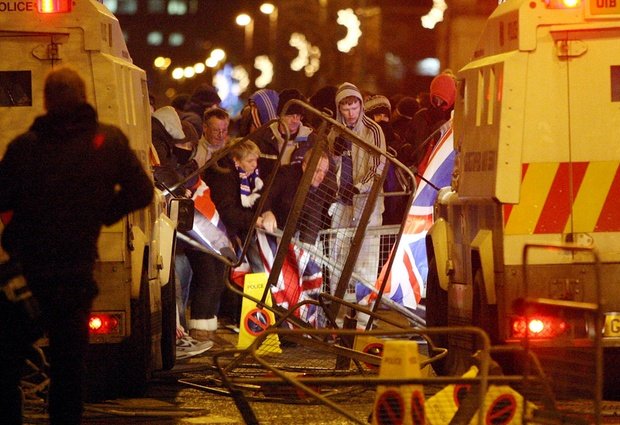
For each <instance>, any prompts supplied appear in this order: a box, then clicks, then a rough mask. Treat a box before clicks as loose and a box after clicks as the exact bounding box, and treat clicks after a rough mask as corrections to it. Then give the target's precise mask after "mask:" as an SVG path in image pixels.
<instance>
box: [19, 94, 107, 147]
mask: <svg viewBox="0 0 620 425" xmlns="http://www.w3.org/2000/svg"><path fill="white" fill-rule="evenodd" d="M97 126H98V123H97V112H96V111H95V109H94V108H93V107H92V106H90V105H89V104H87V103H81V104H79V105H76V106H75V107H72V108H61V109H54V110H51V111H48V112H47V114H45V115H41V116H39V117H37V118H36V119H35V121H34V123H33V124H32V127H31V128H30V129H31V130H32V131H34V132H36V133H38V134H40V135H42V136H43V137H44V138H45V140H49V141H54V142H55V143H61V142H63V141H65V140H70V139H72V138H73V136H77V135H83V134H85V133H92V134H95V132H96V131H97Z"/></svg>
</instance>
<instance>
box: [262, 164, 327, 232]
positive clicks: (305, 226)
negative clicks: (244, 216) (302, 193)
mask: <svg viewBox="0 0 620 425" xmlns="http://www.w3.org/2000/svg"><path fill="white" fill-rule="evenodd" d="M302 176H303V170H302V167H301V164H299V163H297V164H290V165H284V166H282V167H280V169H279V170H278V174H277V175H276V177H275V180H274V182H273V184H272V186H271V188H270V190H269V194H268V197H267V200H266V201H265V205H264V206H263V211H271V212H272V213H273V214H274V215H275V216H276V221H277V222H278V228H279V229H284V226H285V225H286V221H287V219H288V215H289V213H290V212H291V210H292V209H293V206H294V200H295V195H296V194H297V190H298V188H299V183H300V182H301V178H302ZM322 189H323V187H322V186H319V188H314V187H312V186H310V189H309V190H308V194H307V196H306V199H305V200H304V203H303V206H302V207H301V210H300V215H299V219H298V221H297V229H298V230H299V238H300V240H301V241H302V242H306V243H310V244H314V243H315V241H316V238H317V236H318V233H319V230H321V228H322V220H321V218H322V212H323V205H324V201H325V197H326V194H325V190H322Z"/></svg>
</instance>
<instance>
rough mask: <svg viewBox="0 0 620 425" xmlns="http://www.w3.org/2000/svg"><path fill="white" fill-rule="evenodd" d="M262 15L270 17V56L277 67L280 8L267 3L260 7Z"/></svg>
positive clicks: (273, 64)
mask: <svg viewBox="0 0 620 425" xmlns="http://www.w3.org/2000/svg"><path fill="white" fill-rule="evenodd" d="M259 10H260V11H261V13H263V14H265V15H267V16H269V49H268V52H269V56H271V62H272V66H274V67H275V66H276V63H277V56H278V46H277V42H278V35H277V34H278V8H277V7H276V6H275V5H274V4H273V3H268V2H265V3H263V4H261V5H260V8H259Z"/></svg>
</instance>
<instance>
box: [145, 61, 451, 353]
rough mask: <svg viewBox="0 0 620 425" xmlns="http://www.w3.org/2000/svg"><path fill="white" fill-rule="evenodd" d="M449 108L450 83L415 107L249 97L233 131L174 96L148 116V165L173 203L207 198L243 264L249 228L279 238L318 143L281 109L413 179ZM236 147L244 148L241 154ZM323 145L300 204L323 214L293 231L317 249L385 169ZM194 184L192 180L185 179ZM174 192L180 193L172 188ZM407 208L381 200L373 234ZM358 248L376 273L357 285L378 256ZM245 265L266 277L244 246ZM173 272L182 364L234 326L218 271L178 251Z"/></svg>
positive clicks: (436, 83) (188, 97)
mask: <svg viewBox="0 0 620 425" xmlns="http://www.w3.org/2000/svg"><path fill="white" fill-rule="evenodd" d="M455 97H456V84H455V79H454V76H453V75H452V74H451V73H450V72H449V71H447V72H444V73H442V74H440V75H438V76H437V77H435V78H434V79H433V80H432V82H431V84H430V90H429V92H428V93H420V94H418V95H417V96H415V97H414V96H406V95H401V94H398V95H394V96H391V97H388V96H384V95H381V94H375V93H367V92H364V91H362V90H360V89H359V88H358V87H357V86H355V85H354V84H351V83H348V82H344V83H342V84H340V85H338V86H331V85H330V86H325V87H322V88H320V89H319V90H317V91H316V92H315V93H313V94H312V95H311V96H309V97H306V96H305V95H304V94H303V93H301V92H300V91H299V90H297V89H295V88H288V89H284V90H281V91H280V92H277V91H275V90H272V89H261V90H258V91H256V92H254V93H253V94H252V95H250V96H249V98H248V101H247V104H246V105H245V107H244V108H243V110H242V112H241V114H240V116H239V117H238V118H236V119H235V120H232V119H231V117H230V116H229V114H228V112H227V111H226V110H225V109H223V108H222V107H221V106H220V103H221V100H220V98H219V96H218V94H217V91H216V90H215V89H214V88H213V87H211V86H209V85H208V84H202V85H200V86H199V87H197V88H196V89H195V91H194V92H193V93H192V94H180V95H177V96H176V97H175V98H174V99H173V100H172V101H171V103H170V105H166V106H163V107H160V108H158V109H155V110H154V112H153V117H152V129H153V145H154V148H155V151H156V152H157V156H158V158H156V159H155V162H154V173H155V178H156V184H158V185H160V187H163V188H170V187H174V189H175V190H174V192H175V193H174V194H175V195H176V196H187V197H194V198H195V199H196V194H197V192H198V191H199V189H198V188H199V187H200V185H203V188H204V187H207V188H208V193H209V197H210V200H211V201H212V202H213V204H214V206H215V208H216V209H217V219H218V223H219V224H218V226H220V227H221V228H222V229H225V230H224V232H225V233H226V234H227V236H228V237H229V240H231V241H233V244H232V246H230V247H229V248H230V249H231V250H232V251H233V252H234V251H236V252H239V246H240V245H241V243H242V242H241V241H245V238H246V237H247V235H248V233H249V232H250V231H251V228H252V226H253V225H254V224H256V226H257V227H259V228H263V229H266V230H267V231H269V232H274V231H275V230H276V229H278V228H280V229H282V228H283V226H284V224H285V223H284V221H285V220H286V217H287V215H288V212H289V211H290V208H291V207H292V201H293V195H294V192H295V188H296V184H298V182H299V181H300V179H301V175H302V174H303V171H304V170H305V167H306V166H307V163H308V159H309V157H310V153H311V152H312V148H313V146H315V144H316V143H317V135H316V131H315V128H316V126H317V125H318V124H319V122H317V117H316V116H314V115H312V114H305V113H304V108H303V107H302V106H301V105H300V104H299V103H297V102H289V101H291V100H295V101H299V102H305V103H307V104H309V105H310V106H312V107H314V108H315V109H317V110H319V111H321V112H324V113H327V114H328V115H330V116H331V117H333V118H334V119H336V120H337V121H338V122H340V123H341V124H342V125H343V126H345V127H347V129H348V130H349V131H350V132H352V133H353V134H355V135H356V136H358V137H360V138H361V139H362V140H364V141H365V142H367V143H368V144H371V145H373V146H376V147H377V148H378V149H381V150H382V151H387V152H389V153H391V154H392V155H394V156H395V157H396V158H397V159H398V160H399V161H400V162H402V163H403V164H404V165H406V166H407V167H410V168H411V169H412V170H414V172H415V171H418V170H419V172H420V173H421V172H422V171H423V169H424V167H425V164H426V162H427V161H428V157H429V155H430V153H431V151H432V149H433V147H434V144H435V143H436V142H437V140H438V138H439V137H438V136H439V134H436V133H437V130H438V129H439V128H440V127H441V125H442V124H444V123H445V122H446V121H447V120H449V119H450V115H451V111H452V109H453V106H454V101H455ZM285 106H286V107H287V109H286V110H284V107H285ZM240 138H245V140H244V141H242V142H240ZM328 138H331V139H332V140H330V143H331V146H332V147H333V149H332V150H331V151H330V154H329V155H327V154H324V155H323V157H322V158H321V159H320V161H319V165H318V166H317V169H316V172H315V176H314V177H313V181H312V184H311V188H310V192H309V195H308V199H307V201H306V202H309V203H312V205H313V207H314V208H318V209H322V210H323V211H325V212H326V213H327V214H318V215H317V214H306V215H305V216H304V214H303V211H309V210H311V209H308V208H303V209H302V217H301V219H300V220H302V221H303V222H304V226H303V228H304V229H309V230H308V231H306V232H305V234H303V235H301V236H302V240H303V241H304V242H308V243H314V240H315V239H316V235H317V233H318V231H319V230H320V229H322V228H326V227H332V228H340V227H348V226H351V225H352V221H353V220H355V216H356V208H357V206H356V205H354V201H353V200H354V198H356V199H359V198H360V197H362V198H363V196H364V194H368V193H369V191H370V187H371V185H372V181H373V178H374V177H375V176H376V175H377V174H380V173H381V172H382V170H383V167H384V166H385V165H386V164H385V162H384V161H382V160H381V158H380V157H379V156H372V155H370V156H369V155H368V154H367V152H366V151H365V150H364V149H360V148H359V147H358V146H356V145H355V144H353V145H351V142H350V140H347V138H345V137H340V136H339V135H338V134H334V135H330V136H328ZM228 146H232V147H231V149H230V150H229V151H228V154H227V155H225V156H224V157H221V158H219V159H218V161H217V164H216V166H210V167H208V168H206V169H204V170H202V171H201V172H199V173H196V170H198V169H199V168H201V169H202V168H204V165H205V164H206V163H207V162H208V161H209V160H210V159H211V158H213V156H214V155H215V154H216V153H217V152H218V151H220V150H222V149H224V148H225V147H228ZM278 161H279V163H280V165H281V167H279V168H278V171H277V173H278V174H277V176H276V178H275V179H274V185H273V189H272V190H271V191H270V193H269V194H268V195H267V196H268V199H267V200H266V201H265V202H264V203H263V207H262V210H261V211H259V212H258V213H257V211H256V209H257V208H258V205H259V204H260V203H259V202H258V200H259V198H260V197H261V195H262V193H263V187H264V184H265V181H266V178H267V177H268V176H270V174H271V172H272V170H273V169H274V168H275V166H276V163H277V162H278ZM391 172H392V170H388V174H387V176H388V177H387V178H386V180H385V184H384V188H385V190H386V191H390V190H392V189H393V188H391V187H390V185H391V184H392V185H393V184H394V182H395V179H394V178H393V176H392V178H391V177H390V173H391ZM190 175H192V176H194V177H193V178H190V179H188V178H187V177H188V176H190ZM179 182H182V183H183V184H182V185H180V186H179V184H178V183H179ZM322 184H324V185H327V186H329V187H330V188H331V191H329V190H328V191H326V192H325V193H329V196H326V195H325V194H324V193H322V194H321V195H319V196H317V195H314V198H313V195H312V194H313V193H314V192H316V190H315V189H316V188H317V187H319V185H322ZM201 193H203V192H201ZM407 208H408V205H406V202H404V200H403V198H400V199H398V198H386V199H385V200H383V198H380V199H379V201H377V202H376V204H375V205H374V208H373V209H372V212H371V215H370V221H369V225H371V226H377V225H381V224H399V223H401V221H402V219H403V215H404V214H405V212H406V210H407ZM255 217H258V218H257V220H256V223H254V220H255ZM235 241H236V243H235ZM363 243H364V246H363V247H362V252H365V253H367V254H368V253H370V255H371V256H373V257H374V258H376V261H374V262H373V261H370V262H364V263H363V264H364V265H363V267H361V269H359V270H356V272H357V273H359V274H360V275H362V276H363V275H364V274H370V275H372V274H373V273H375V274H376V270H377V267H378V264H376V262H377V261H378V255H374V254H373V253H374V252H375V251H378V247H375V246H374V244H378V241H374V240H373V239H372V238H369V239H365V240H364V242H363ZM341 245H342V244H341V243H339V241H338V240H336V241H335V242H334V243H333V245H332V246H331V247H330V250H331V252H330V256H331V258H332V259H333V260H334V261H336V262H338V261H341V260H343V259H341V258H340V257H339V256H340V255H341V254H342V253H341V252H340V250H341ZM227 248H228V247H227ZM220 253H221V254H222V255H225V256H226V254H224V253H223V252H220ZM345 254H346V253H345ZM233 258H234V256H233ZM246 258H247V262H248V263H249V264H250V266H251V269H252V271H254V272H258V271H265V264H264V263H263V261H261V255H260V254H259V247H258V243H257V242H256V241H251V242H250V244H249V247H248V248H247V249H246ZM364 268H367V269H368V270H364ZM175 270H176V275H177V276H176V277H177V288H178V296H177V304H178V313H179V314H178V316H179V320H178V332H177V334H178V335H177V336H178V343H177V347H178V350H177V356H178V358H185V357H188V356H191V355H195V354H198V353H201V352H204V351H206V350H208V349H211V348H212V347H214V346H215V347H216V348H218V347H220V348H225V347H226V346H228V345H230V344H229V343H228V342H227V341H226V340H225V339H223V338H221V337H218V335H217V330H218V326H220V325H221V323H220V321H218V315H223V316H226V317H227V318H228V319H229V320H233V321H234V320H235V317H234V316H235V314H238V306H235V303H234V299H233V302H231V300H230V299H227V293H226V291H225V279H227V278H228V277H227V276H225V267H224V266H223V263H222V262H221V261H220V260H218V259H216V258H215V257H213V256H212V255H210V254H207V253H205V252H204V251H203V250H200V249H196V248H195V247H192V246H190V245H187V244H184V243H182V242H180V243H179V244H178V246H177V252H176V259H175ZM337 281H338V279H337V276H336V277H335V278H333V279H331V281H330V282H331V284H332V287H331V288H330V290H331V291H332V293H335V291H336V290H337V288H336V287H335V286H334V284H335V283H336V282H337ZM340 295H341V294H340Z"/></svg>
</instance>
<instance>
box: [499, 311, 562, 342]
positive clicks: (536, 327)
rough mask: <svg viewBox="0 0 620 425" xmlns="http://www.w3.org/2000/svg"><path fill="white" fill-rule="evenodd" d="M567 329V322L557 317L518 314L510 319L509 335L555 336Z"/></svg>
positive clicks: (537, 337)
mask: <svg viewBox="0 0 620 425" xmlns="http://www.w3.org/2000/svg"><path fill="white" fill-rule="evenodd" d="M567 329H568V324H567V323H566V322H565V321H564V320H562V319H558V318H557V317H551V316H530V317H528V318H527V321H526V318H525V317H522V316H518V317H513V318H512V320H511V326H510V330H511V337H512V338H519V339H520V338H525V336H526V334H528V336H529V337H530V338H536V339H540V338H555V337H557V336H560V335H562V334H563V333H564V332H566V330H567Z"/></svg>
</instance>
